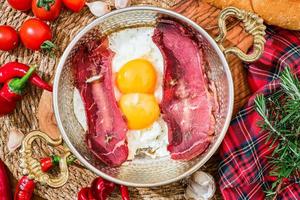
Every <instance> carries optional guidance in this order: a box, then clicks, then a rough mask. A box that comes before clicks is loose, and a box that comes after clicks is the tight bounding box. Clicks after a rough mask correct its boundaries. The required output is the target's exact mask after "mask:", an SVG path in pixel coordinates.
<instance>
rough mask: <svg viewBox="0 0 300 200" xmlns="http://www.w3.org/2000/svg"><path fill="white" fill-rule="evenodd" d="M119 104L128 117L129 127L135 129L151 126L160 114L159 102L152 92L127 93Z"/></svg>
mask: <svg viewBox="0 0 300 200" xmlns="http://www.w3.org/2000/svg"><path fill="white" fill-rule="evenodd" d="M119 106H120V109H121V111H122V113H123V115H125V117H126V119H127V125H128V128H129V129H134V130H137V129H143V128H147V127H149V126H150V125H151V124H152V123H153V122H155V121H156V120H157V118H158V117H159V114H160V110H159V106H158V103H157V101H156V99H155V97H154V96H153V95H150V94H138V93H135V94H133V93H131V94H125V95H123V96H122V97H121V99H120V101H119Z"/></svg>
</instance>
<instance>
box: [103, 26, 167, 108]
mask: <svg viewBox="0 0 300 200" xmlns="http://www.w3.org/2000/svg"><path fill="white" fill-rule="evenodd" d="M154 29H155V28H154V27H139V28H129V29H124V30H121V31H118V32H114V33H112V34H111V35H109V37H108V39H109V47H110V49H111V50H112V51H114V52H115V55H114V58H113V60H112V72H113V74H114V79H115V96H116V98H117V100H119V99H120V97H121V93H124V94H126V93H129V91H131V92H130V93H137V92H141V93H152V94H154V96H155V97H156V99H157V101H158V103H159V102H160V101H161V99H162V93H163V92H162V91H163V89H162V82H163V73H164V59H163V56H162V54H161V52H160V50H159V48H158V47H157V46H156V44H154V42H153V41H152V35H153V34H154ZM125 76H126V77H127V80H126V79H125V78H124V77H125ZM128 77H129V78H128ZM118 86H119V87H118Z"/></svg>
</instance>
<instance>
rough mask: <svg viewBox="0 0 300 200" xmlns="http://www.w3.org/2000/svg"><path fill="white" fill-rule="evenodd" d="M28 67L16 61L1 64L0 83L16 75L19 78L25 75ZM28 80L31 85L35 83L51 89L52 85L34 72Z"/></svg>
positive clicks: (45, 88) (40, 86)
mask: <svg viewBox="0 0 300 200" xmlns="http://www.w3.org/2000/svg"><path fill="white" fill-rule="evenodd" d="M29 68H30V67H28V66H27V65H25V64H22V63H18V62H9V63H6V64H4V65H2V67H0V83H5V82H7V81H9V80H11V79H12V78H16V77H19V78H21V77H23V76H25V74H26V73H27V71H28V70H29ZM29 81H30V82H31V83H32V84H33V85H35V86H37V87H39V88H41V89H44V90H48V91H50V92H52V89H53V88H52V86H51V85H49V84H48V83H47V82H45V81H44V80H43V79H42V78H41V77H40V76H39V75H38V74H36V73H34V74H32V76H31V77H30V79H29Z"/></svg>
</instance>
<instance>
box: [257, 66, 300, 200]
mask: <svg viewBox="0 0 300 200" xmlns="http://www.w3.org/2000/svg"><path fill="white" fill-rule="evenodd" d="M255 109H256V111H257V112H258V113H259V115H260V116H261V117H262V118H263V120H262V121H261V122H259V126H260V127H261V128H262V130H263V131H268V132H269V136H268V138H267V142H268V141H272V145H271V146H270V148H272V147H273V148H274V147H275V146H274V145H277V146H276V147H275V149H274V151H273V153H272V155H271V156H270V157H268V159H269V162H270V163H271V164H272V165H273V167H272V170H271V172H270V176H275V177H276V178H277V180H276V181H275V182H273V184H272V186H271V188H270V189H269V190H268V191H266V196H268V197H271V198H273V199H276V197H277V195H278V194H279V193H280V192H281V191H282V190H283V189H284V188H283V187H284V182H283V179H284V178H291V177H292V176H296V177H298V178H299V170H300V137H299V136H300V81H299V79H298V78H297V77H296V76H295V75H293V74H292V72H291V71H290V68H289V67H286V68H285V69H284V70H283V72H282V73H281V74H280V89H279V91H277V92H275V93H274V94H272V95H270V96H268V97H265V96H263V95H258V96H257V97H256V99H255ZM275 143H276V144H275Z"/></svg>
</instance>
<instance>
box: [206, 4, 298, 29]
mask: <svg viewBox="0 0 300 200" xmlns="http://www.w3.org/2000/svg"><path fill="white" fill-rule="evenodd" d="M204 1H205V2H208V3H210V4H213V5H214V6H216V7H219V8H225V7H228V6H234V7H237V8H240V9H244V10H248V11H251V12H255V13H257V14H258V15H259V16H261V17H262V18H263V19H264V20H265V22H266V23H267V24H270V25H276V26H280V27H282V28H286V29H290V30H300V0H204Z"/></svg>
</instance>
